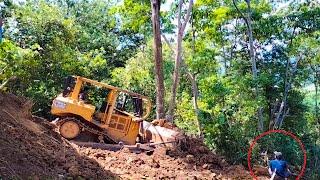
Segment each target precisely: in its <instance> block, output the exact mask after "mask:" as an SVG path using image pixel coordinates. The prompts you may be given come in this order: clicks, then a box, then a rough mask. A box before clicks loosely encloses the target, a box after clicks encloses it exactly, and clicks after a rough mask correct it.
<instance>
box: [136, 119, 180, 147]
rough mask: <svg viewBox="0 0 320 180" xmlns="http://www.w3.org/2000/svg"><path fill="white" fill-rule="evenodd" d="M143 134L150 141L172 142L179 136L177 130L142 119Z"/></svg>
mask: <svg viewBox="0 0 320 180" xmlns="http://www.w3.org/2000/svg"><path fill="white" fill-rule="evenodd" d="M142 123H143V124H142V126H143V136H144V137H145V140H146V141H147V142H150V143H160V144H172V142H174V141H176V140H177V138H178V137H179V134H180V133H179V132H177V131H175V130H172V129H168V128H165V127H161V126H154V125H153V124H151V123H149V122H147V121H143V122H142Z"/></svg>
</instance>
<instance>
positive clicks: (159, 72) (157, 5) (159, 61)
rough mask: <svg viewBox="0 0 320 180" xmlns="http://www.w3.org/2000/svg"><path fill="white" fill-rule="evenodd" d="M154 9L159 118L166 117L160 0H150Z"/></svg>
mask: <svg viewBox="0 0 320 180" xmlns="http://www.w3.org/2000/svg"><path fill="white" fill-rule="evenodd" d="M150 1H151V9H152V17H151V19H152V29H153V54H154V63H155V66H154V67H155V79H156V91H157V97H156V103H157V119H164V118H165V109H164V94H165V88H164V82H163V79H164V76H163V60H162V44H161V31H160V6H161V1H160V0H150Z"/></svg>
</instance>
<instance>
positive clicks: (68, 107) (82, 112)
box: [51, 96, 95, 121]
mask: <svg viewBox="0 0 320 180" xmlns="http://www.w3.org/2000/svg"><path fill="white" fill-rule="evenodd" d="M94 111H95V107H94V106H92V105H90V104H85V103H83V102H81V101H76V100H73V99H71V98H70V97H62V96H58V97H57V98H56V99H54V101H53V103H52V108H51V113H52V114H53V115H62V116H63V115H64V114H75V115H79V116H81V117H83V118H84V119H86V120H87V121H92V115H93V113H94Z"/></svg>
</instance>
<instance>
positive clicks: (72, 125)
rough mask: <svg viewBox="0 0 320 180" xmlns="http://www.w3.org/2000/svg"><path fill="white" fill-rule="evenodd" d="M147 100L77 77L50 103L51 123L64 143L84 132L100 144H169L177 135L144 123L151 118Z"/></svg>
mask: <svg viewBox="0 0 320 180" xmlns="http://www.w3.org/2000/svg"><path fill="white" fill-rule="evenodd" d="M150 110H151V101H150V100H149V98H148V97H146V96H143V95H141V94H138V93H134V92H130V91H127V90H124V89H120V88H118V87H114V86H111V85H108V84H106V83H102V82H98V81H95V80H91V79H87V78H84V77H80V76H69V77H67V78H66V79H65V83H64V88H63V92H62V93H61V94H59V95H58V96H57V97H56V98H55V99H54V100H53V102H52V107H51V113H52V114H53V115H54V116H56V117H58V118H57V119H56V120H55V121H54V123H55V124H56V125H57V127H58V130H59V133H60V134H61V136H63V137H64V138H66V139H75V138H77V137H78V136H79V135H80V134H81V133H82V132H83V131H86V132H90V133H91V134H94V135H96V136H97V137H98V139H99V141H100V142H106V141H108V142H111V143H116V144H119V143H122V144H126V145H134V144H136V143H145V144H148V143H149V144H150V143H154V144H156V143H159V144H160V143H171V142H174V141H175V138H176V137H177V135H178V132H177V131H175V130H173V129H169V128H165V127H161V126H157V125H154V124H153V123H149V122H147V121H145V120H146V119H147V117H148V116H149V114H150Z"/></svg>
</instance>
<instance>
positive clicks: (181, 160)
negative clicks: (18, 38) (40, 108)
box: [0, 92, 265, 179]
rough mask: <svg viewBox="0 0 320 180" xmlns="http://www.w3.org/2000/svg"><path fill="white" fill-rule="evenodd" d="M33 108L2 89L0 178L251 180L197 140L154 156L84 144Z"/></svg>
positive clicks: (30, 104) (190, 139)
mask: <svg viewBox="0 0 320 180" xmlns="http://www.w3.org/2000/svg"><path fill="white" fill-rule="evenodd" d="M31 107H32V103H31V102H30V101H28V100H27V99H25V98H21V97H19V98H18V97H16V96H14V95H11V94H4V93H1V92H0V179H13V178H14V179H83V178H84V179H252V177H251V176H250V173H249V172H248V171H247V170H246V169H245V168H244V167H243V166H241V165H236V166H234V165H232V166H231V165H229V164H228V163H227V162H226V161H225V159H224V158H223V157H221V156H218V155H216V154H214V153H212V152H211V151H210V150H209V149H208V148H207V147H206V146H204V145H203V143H202V142H201V141H200V140H197V139H194V138H187V139H186V143H184V145H183V146H178V147H176V148H166V147H159V148H157V149H156V150H155V151H154V153H153V154H152V155H147V154H146V153H140V154H136V153H131V152H130V151H129V150H128V149H126V148H124V149H122V150H120V151H116V152H113V151H108V150H101V149H92V148H85V147H79V146H77V145H75V144H73V143H71V142H69V141H67V140H65V139H64V138H62V137H61V136H60V135H59V134H58V133H56V132H55V131H54V130H53V128H54V126H52V125H51V124H50V123H49V122H47V121H46V120H44V119H39V118H33V117H32V116H31V113H30V109H31ZM263 179H265V178H263Z"/></svg>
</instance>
